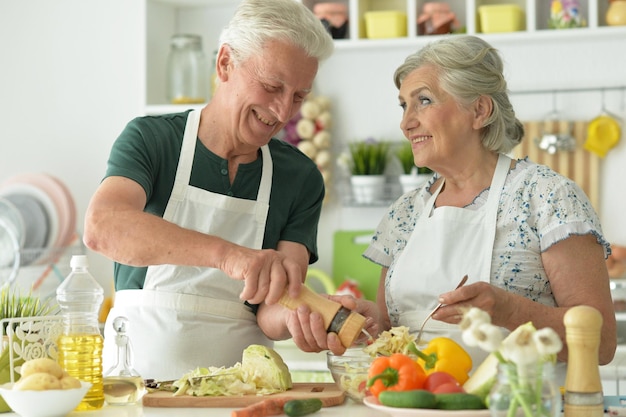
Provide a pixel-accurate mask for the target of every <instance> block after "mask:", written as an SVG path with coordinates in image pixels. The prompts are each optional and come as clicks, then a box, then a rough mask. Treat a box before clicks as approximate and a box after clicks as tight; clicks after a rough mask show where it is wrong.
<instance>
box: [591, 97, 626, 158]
mask: <svg viewBox="0 0 626 417" xmlns="http://www.w3.org/2000/svg"><path fill="white" fill-rule="evenodd" d="M621 123H622V120H621V118H620V117H619V116H616V115H615V114H612V113H611V112H610V111H608V110H607V109H606V105H605V101H604V91H602V110H601V112H600V115H599V116H597V117H596V118H595V119H593V120H592V121H591V122H589V126H588V128H587V140H586V141H585V143H584V145H583V147H584V148H585V149H586V150H588V151H589V152H593V153H595V154H596V155H598V156H599V157H601V158H604V157H605V156H606V154H607V152H608V151H609V150H611V149H612V148H613V147H614V146H615V145H617V143H618V142H619V140H620V137H621V135H622V132H621Z"/></svg>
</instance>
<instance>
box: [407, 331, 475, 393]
mask: <svg viewBox="0 0 626 417" xmlns="http://www.w3.org/2000/svg"><path fill="white" fill-rule="evenodd" d="M409 350H410V351H411V352H412V353H414V354H415V355H417V357H418V359H417V362H418V363H419V364H420V365H421V366H422V368H424V370H425V371H426V374H427V375H429V374H431V373H433V372H437V371H443V372H447V373H449V374H450V375H452V376H453V377H454V378H455V379H456V380H457V382H458V383H459V384H461V385H463V383H464V382H465V381H467V380H468V379H469V372H470V371H471V370H472V357H471V356H470V355H469V354H468V353H467V352H466V351H465V349H463V348H462V347H461V345H459V344H458V343H457V342H455V341H454V340H452V339H450V338H448V337H436V338H434V339H432V340H431V341H430V342H429V343H428V345H427V346H426V347H425V348H424V349H422V350H419V349H418V348H417V346H415V343H413V344H412V345H411V346H410V347H409Z"/></svg>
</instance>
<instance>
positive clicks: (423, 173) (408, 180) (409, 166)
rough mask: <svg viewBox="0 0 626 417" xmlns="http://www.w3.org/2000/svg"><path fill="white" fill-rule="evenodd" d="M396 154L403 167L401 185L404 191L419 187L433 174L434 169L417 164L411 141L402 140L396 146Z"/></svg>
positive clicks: (400, 178)
mask: <svg viewBox="0 0 626 417" xmlns="http://www.w3.org/2000/svg"><path fill="white" fill-rule="evenodd" d="M395 156H396V158H398V161H399V162H400V165H401V167H402V173H403V174H402V175H400V177H399V180H400V185H402V192H403V193H407V192H409V191H411V190H414V189H416V188H418V187H419V186H420V185H422V184H423V183H424V182H425V181H428V179H429V178H430V177H431V176H432V174H433V171H432V170H431V169H430V168H428V167H418V166H416V165H415V160H414V157H413V149H412V148H411V143H410V142H402V143H401V144H400V146H398V147H397V148H396V151H395Z"/></svg>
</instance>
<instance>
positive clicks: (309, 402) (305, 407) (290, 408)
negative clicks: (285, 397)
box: [283, 398, 322, 417]
mask: <svg viewBox="0 0 626 417" xmlns="http://www.w3.org/2000/svg"><path fill="white" fill-rule="evenodd" d="M321 408H322V400H320V399H319V398H308V399H306V400H289V401H287V402H286V403H285V405H284V406H283V411H284V412H285V414H287V415H288V416H289V417H300V416H306V415H307V414H313V413H315V412H317V411H320V410H321Z"/></svg>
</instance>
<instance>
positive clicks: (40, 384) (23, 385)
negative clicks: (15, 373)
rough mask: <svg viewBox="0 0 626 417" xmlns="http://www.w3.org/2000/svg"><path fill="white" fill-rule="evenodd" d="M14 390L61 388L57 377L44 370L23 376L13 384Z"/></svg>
mask: <svg viewBox="0 0 626 417" xmlns="http://www.w3.org/2000/svg"><path fill="white" fill-rule="evenodd" d="M13 389H14V390H21V391H44V390H49V389H61V382H60V381H59V378H57V377H55V376H54V375H52V374H48V373H45V372H37V373H34V374H30V375H28V376H25V377H24V376H23V377H22V378H20V380H19V381H17V383H16V384H15V385H14V386H13Z"/></svg>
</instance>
